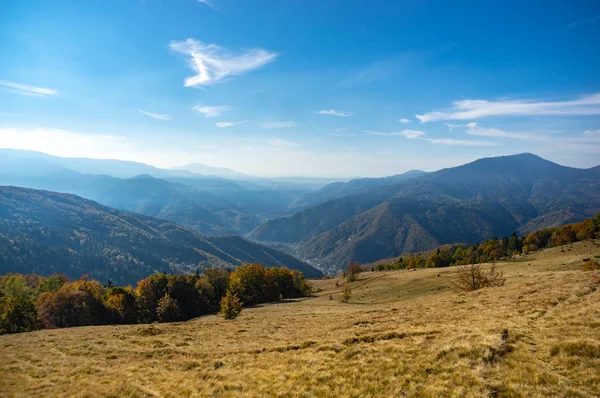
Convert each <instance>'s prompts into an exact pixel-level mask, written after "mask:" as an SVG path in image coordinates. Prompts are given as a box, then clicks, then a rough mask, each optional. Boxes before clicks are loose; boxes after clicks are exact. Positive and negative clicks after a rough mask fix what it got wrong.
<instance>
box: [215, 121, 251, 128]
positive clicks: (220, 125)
mask: <svg viewBox="0 0 600 398" xmlns="http://www.w3.org/2000/svg"><path fill="white" fill-rule="evenodd" d="M246 122H247V120H242V121H239V122H217V123H215V125H216V126H217V127H232V126H237V125H238V124H243V123H246Z"/></svg>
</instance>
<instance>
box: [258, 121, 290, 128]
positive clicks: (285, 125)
mask: <svg viewBox="0 0 600 398" xmlns="http://www.w3.org/2000/svg"><path fill="white" fill-rule="evenodd" d="M261 126H262V127H264V128H266V129H280V128H288V127H293V126H294V122H263V123H262V124H261Z"/></svg>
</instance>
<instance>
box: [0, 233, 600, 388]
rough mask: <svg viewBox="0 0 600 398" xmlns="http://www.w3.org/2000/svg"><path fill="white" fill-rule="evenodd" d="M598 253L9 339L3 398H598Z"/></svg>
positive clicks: (374, 277) (394, 277) (2, 341)
mask: <svg viewBox="0 0 600 398" xmlns="http://www.w3.org/2000/svg"><path fill="white" fill-rule="evenodd" d="M598 255H600V241H596V242H581V243H577V244H574V245H570V246H565V247H562V248H553V249H549V250H546V251H544V252H539V253H534V254H532V255H529V256H525V257H522V258H520V259H519V260H518V261H516V262H511V263H499V264H498V268H499V270H502V271H503V272H504V275H505V276H506V278H507V280H506V284H505V285H504V286H503V287H498V288H488V289H483V290H478V291H475V292H468V293H465V292H461V291H459V290H458V289H456V288H454V287H453V280H454V278H455V276H454V273H455V272H456V269H455V268H448V269H428V270H418V271H391V272H382V273H376V272H375V273H373V272H370V273H364V274H361V275H360V277H359V279H358V281H356V282H354V283H353V284H352V298H351V300H350V303H349V304H344V303H341V302H340V293H341V288H336V287H335V282H336V280H335V279H330V280H321V281H315V282H314V285H315V287H317V288H319V289H322V290H321V291H320V292H319V293H317V294H316V297H312V298H307V299H302V300H296V301H287V302H284V303H278V304H270V305H264V306H259V307H256V308H251V309H246V310H244V311H243V312H242V314H241V315H240V317H239V318H237V319H236V320H234V321H225V320H223V319H221V318H218V317H216V316H207V317H203V318H200V319H197V320H193V321H190V322H185V323H177V324H160V325H134V326H103V327H82V328H73V329H62V330H43V331H38V332H32V333H24V334H20V335H5V336H0V396H6V397H9V396H16V397H21V396H49V397H56V396H75V397H86V396H107V397H127V396H129V397H157V396H165V397H181V396H214V397H229V396H260V397H271V396H272V397H275V396H277V397H297V396H299V397H379V396H383V397H402V396H410V397H413V396H414V397H445V396H448V397H449V396H456V397H482V396H494V397H512V396H514V397H517V396H526V397H563V396H572V397H593V396H600V290H598V287H599V285H600V271H590V272H584V271H583V261H582V260H583V258H593V257H595V256H598ZM330 295H331V296H333V298H334V300H330Z"/></svg>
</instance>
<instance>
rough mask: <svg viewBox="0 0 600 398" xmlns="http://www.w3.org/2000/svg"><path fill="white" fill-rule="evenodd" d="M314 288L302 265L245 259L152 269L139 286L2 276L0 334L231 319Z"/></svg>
mask: <svg viewBox="0 0 600 398" xmlns="http://www.w3.org/2000/svg"><path fill="white" fill-rule="evenodd" d="M310 292H311V287H310V286H309V285H308V283H307V281H306V279H305V278H304V275H303V274H302V273H301V272H300V271H296V270H290V269H288V268H285V267H281V268H278V267H271V268H265V267H263V266H262V265H260V264H244V265H242V266H240V267H238V268H236V269H235V270H234V271H233V272H230V271H228V270H224V269H216V268H209V269H206V270H204V272H203V273H202V274H200V273H199V272H196V273H195V274H180V275H173V274H171V275H167V274H166V273H161V274H153V275H151V276H149V277H147V278H145V279H142V280H140V281H139V282H138V283H137V286H136V287H135V288H133V287H132V286H125V287H123V286H112V283H111V282H110V281H109V282H108V283H107V284H106V285H104V284H102V283H100V282H98V281H97V280H93V279H89V278H88V277H87V276H83V277H82V278H81V279H79V280H75V281H72V280H69V279H68V278H67V277H66V276H64V275H63V274H58V275H52V276H50V277H44V276H40V275H36V274H7V275H4V276H0V334H3V333H19V332H27V331H31V330H36V329H41V328H65V327H72V326H87V325H109V324H133V323H152V322H175V321H185V320H188V319H192V318H195V317H198V316H201V315H205V314H210V313H215V312H217V311H219V310H221V312H222V314H223V316H224V317H225V318H226V319H231V318H234V317H235V316H237V314H239V311H240V310H241V306H242V304H244V305H254V304H260V303H267V302H273V301H277V300H282V299H287V298H296V297H303V296H306V295H308V294H310Z"/></svg>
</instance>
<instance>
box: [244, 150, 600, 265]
mask: <svg viewBox="0 0 600 398" xmlns="http://www.w3.org/2000/svg"><path fill="white" fill-rule="evenodd" d="M340 209H352V210H353V211H340ZM598 211H600V167H595V168H591V169H575V168H570V167H564V166H560V165H558V164H555V163H552V162H549V161H546V160H544V159H542V158H539V157H537V156H535V155H531V154H521V155H514V156H506V157H498V158H488V159H480V160H478V161H475V162H472V163H469V164H467V165H464V166H459V167H454V168H449V169H444V170H440V171H438V172H435V173H429V174H426V175H423V176H421V177H417V178H414V179H411V180H407V181H403V182H400V183H398V184H395V185H392V186H386V187H382V188H380V189H375V190H372V191H368V192H365V193H361V194H357V195H354V196H348V197H344V198H341V199H337V200H332V201H328V202H325V203H323V204H320V205H317V206H314V207H312V208H309V209H306V210H303V211H300V212H298V213H296V214H294V215H292V216H289V217H286V218H281V219H275V220H270V221H268V222H265V223H263V224H262V225H260V226H259V227H257V228H256V229H255V230H254V231H253V232H252V233H251V235H250V236H252V237H254V238H256V239H258V240H261V241H275V242H287V243H296V244H297V245H298V246H297V250H296V254H298V255H299V256H300V257H301V258H304V259H310V260H311V261H313V262H314V263H322V264H324V265H326V266H329V267H334V268H335V267H337V268H340V267H343V266H344V265H345V264H347V263H348V262H349V261H354V260H357V261H361V262H372V261H376V260H377V259H378V258H383V256H388V257H393V256H396V255H400V254H403V253H408V252H412V251H421V250H429V249H431V248H433V247H435V246H436V245H439V244H446V243H455V242H464V243H475V242H477V241H479V240H484V239H488V238H491V237H492V236H494V235H496V236H501V235H506V234H510V233H512V232H514V231H518V232H520V233H526V232H530V231H534V230H537V229H540V228H544V227H551V226H557V225H561V224H565V223H570V222H575V221H581V220H583V219H586V218H589V217H592V216H593V215H594V214H596V213H597V212H598ZM327 220H330V221H331V222H329V223H327V222H325V221H327ZM336 222H337V223H338V224H337V225H336V226H331V225H332V224H335V223H336ZM299 230H300V231H301V233H298V232H297V231H299ZM293 239H297V240H296V241H294V240H293ZM384 253H385V254H384Z"/></svg>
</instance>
